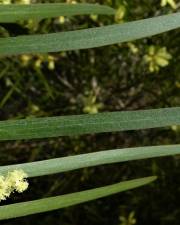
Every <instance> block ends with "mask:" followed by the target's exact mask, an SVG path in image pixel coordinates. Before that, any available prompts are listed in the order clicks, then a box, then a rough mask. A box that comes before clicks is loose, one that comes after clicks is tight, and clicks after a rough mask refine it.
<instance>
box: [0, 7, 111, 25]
mask: <svg viewBox="0 0 180 225" xmlns="http://www.w3.org/2000/svg"><path fill="white" fill-rule="evenodd" d="M114 12H115V10H114V9H112V8H110V7H108V6H103V5H99V4H83V3H78V4H66V3H47V4H45V3H43V4H30V5H23V4H8V5H0V22H1V23H7V22H16V21H18V20H27V19H38V20H39V19H44V18H49V17H58V16H75V15H84V14H107V15H108V14H110V15H111V14H114Z"/></svg>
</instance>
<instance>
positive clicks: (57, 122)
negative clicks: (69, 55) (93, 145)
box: [0, 3, 180, 220]
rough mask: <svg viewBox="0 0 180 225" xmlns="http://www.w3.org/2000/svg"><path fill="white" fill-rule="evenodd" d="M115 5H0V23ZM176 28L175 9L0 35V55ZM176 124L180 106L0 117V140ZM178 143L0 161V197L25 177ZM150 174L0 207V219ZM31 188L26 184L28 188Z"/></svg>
mask: <svg viewBox="0 0 180 225" xmlns="http://www.w3.org/2000/svg"><path fill="white" fill-rule="evenodd" d="M114 13H115V10H114V9H112V8H110V7H107V6H102V5H98V4H61V3H60V4H59V3H58V4H54V3H52V4H32V5H14V4H12V5H0V22H3V23H9V22H11V23H14V22H17V21H19V20H27V19H30V18H32V19H38V20H41V19H44V18H49V17H56V16H73V15H82V14H104V15H105V14H106V15H108V14H109V15H113V14H114ZM179 27H180V13H173V14H169V15H163V16H158V17H155V18H149V19H143V20H138V21H133V22H127V23H123V24H115V25H108V26H102V27H97V28H89V29H82V30H76V31H68V32H58V33H50V34H39V35H24V36H17V37H5V38H0V55H1V56H9V57H10V56H13V55H18V54H22V53H25V54H29V53H45V52H46V53H47V52H59V51H69V50H78V49H87V48H94V47H100V46H106V45H111V44H117V43H121V42H127V41H132V40H135V39H140V38H145V37H149V36H152V35H156V34H160V33H163V32H166V31H170V30H173V29H176V28H179ZM179 124H180V107H174V108H161V109H151V110H138V111H122V112H105V113H97V114H95V115H77V116H59V117H43V118H33V119H20V120H8V121H1V122H0V140H1V141H8V140H24V139H38V138H51V137H58V136H71V135H83V134H92V133H103V132H118V131H125V130H139V129H149V128H157V127H165V126H172V125H179ZM179 153H180V145H178V144H177V145H165V146H164V145H163V146H149V147H135V148H126V149H114V150H106V151H100V152H94V153H88V154H81V155H74V156H68V157H62V158H55V159H49V160H43V161H36V162H31V163H23V164H17V165H7V166H0V199H1V200H5V199H6V198H7V197H8V196H9V195H10V194H11V192H13V191H14V190H16V191H18V192H22V191H24V190H25V189H27V187H28V183H27V181H26V178H31V177H37V176H44V175H48V174H49V175H50V174H55V173H60V172H66V171H70V170H75V169H80V168H85V167H92V166H97V165H103V164H110V163H117V162H124V161H130V160H139V159H147V158H153V157H161V156H168V155H175V154H179ZM155 179H156V177H155V176H150V177H145V178H139V179H134V180H129V181H123V182H120V183H117V184H113V185H109V186H105V187H100V188H95V189H92V190H86V191H82V192H77V193H71V194H66V195H62V196H55V197H48V198H43V199H39V200H33V201H26V202H22V203H15V204H10V205H3V206H1V207H0V220H3V219H9V218H15V217H21V216H26V215H30V214H36V213H40V212H45V211H50V210H55V209H60V208H63V207H67V206H72V205H76V204H79V203H83V202H87V201H90V200H94V199H98V198H101V197H105V196H108V195H111V194H115V193H118V192H122V191H126V190H129V189H133V188H136V187H139V186H142V185H145V184H148V183H150V182H152V181H154V180H155ZM29 188H31V187H29Z"/></svg>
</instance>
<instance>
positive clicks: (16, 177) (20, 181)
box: [0, 170, 28, 201]
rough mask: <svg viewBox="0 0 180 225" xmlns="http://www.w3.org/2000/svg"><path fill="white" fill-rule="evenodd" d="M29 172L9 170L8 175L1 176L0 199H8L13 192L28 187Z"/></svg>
mask: <svg viewBox="0 0 180 225" xmlns="http://www.w3.org/2000/svg"><path fill="white" fill-rule="evenodd" d="M26 178H27V174H26V173H25V172H24V171H23V170H14V171H12V172H8V174H7V176H6V177H4V176H0V201H2V200H6V199H7V198H8V197H9V196H10V194H11V193H13V192H14V191H17V192H19V193H22V192H23V191H25V190H26V189H27V188H28V182H27V180H26Z"/></svg>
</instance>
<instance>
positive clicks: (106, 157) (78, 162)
mask: <svg viewBox="0 0 180 225" xmlns="http://www.w3.org/2000/svg"><path fill="white" fill-rule="evenodd" d="M176 154H180V145H167V146H150V147H137V148H124V149H116V150H108V151H100V152H94V153H88V154H81V155H75V156H68V157H61V158H55V159H49V160H43V161H37V162H31V163H22V164H16V165H9V166H1V167H0V175H6V174H7V172H8V171H13V170H15V169H22V170H23V171H25V172H26V173H27V174H28V177H36V176H43V175H49V174H55V173H60V172H66V171H70V170H75V169H80V168H85V167H90V166H97V165H104V164H110V163H117V162H125V161H131V160H139V159H147V158H154V157H162V156H170V155H176Z"/></svg>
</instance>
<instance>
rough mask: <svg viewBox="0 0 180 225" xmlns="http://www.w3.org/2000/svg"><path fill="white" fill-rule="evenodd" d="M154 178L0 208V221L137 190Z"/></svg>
mask: <svg viewBox="0 0 180 225" xmlns="http://www.w3.org/2000/svg"><path fill="white" fill-rule="evenodd" d="M155 179H156V177H146V178H140V179H135V180H130V181H124V182H120V183H117V184H114V185H108V186H105V187H101V188H95V189H92V190H87V191H81V192H76V193H72V194H66V195H62V196H56V197H50V198H44V199H40V200H34V201H29V202H23V203H16V204H12V205H5V206H1V207H0V220H3V219H10V218H15V217H21V216H27V215H31V214H36V213H41V212H47V211H52V210H56V209H60V208H64V207H68V206H73V205H77V204H80V203H83V202H87V201H91V200H95V199H98V198H102V197H105V196H108V195H112V194H116V193H118V192H122V191H126V190H129V189H133V188H137V187H140V186H143V185H146V184H148V183H150V182H152V181H154V180H155Z"/></svg>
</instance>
